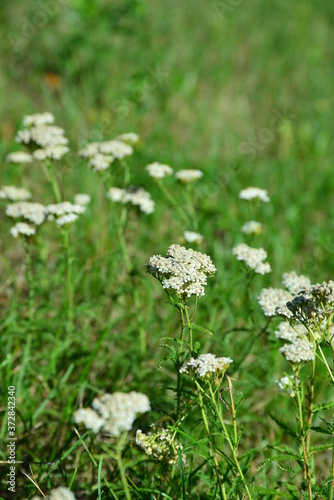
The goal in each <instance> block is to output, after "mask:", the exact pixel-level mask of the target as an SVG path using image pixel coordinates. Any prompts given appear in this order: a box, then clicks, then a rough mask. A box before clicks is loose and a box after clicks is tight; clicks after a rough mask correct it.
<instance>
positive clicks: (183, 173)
mask: <svg viewBox="0 0 334 500" xmlns="http://www.w3.org/2000/svg"><path fill="white" fill-rule="evenodd" d="M175 177H176V178H177V179H178V180H179V181H180V182H184V183H188V182H193V181H198V180H199V179H201V178H202V177H203V172H202V171H201V170H194V169H191V168H190V169H187V170H179V171H178V172H176V174H175Z"/></svg>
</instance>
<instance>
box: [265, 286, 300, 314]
mask: <svg viewBox="0 0 334 500" xmlns="http://www.w3.org/2000/svg"><path fill="white" fill-rule="evenodd" d="M291 299H292V295H291V293H289V292H287V291H286V290H282V289H281V288H263V289H262V290H261V293H260V295H259V296H258V302H259V304H260V306H261V309H262V311H263V313H264V315H265V316H275V314H276V309H277V307H281V306H284V305H285V304H286V303H287V302H288V300H291Z"/></svg>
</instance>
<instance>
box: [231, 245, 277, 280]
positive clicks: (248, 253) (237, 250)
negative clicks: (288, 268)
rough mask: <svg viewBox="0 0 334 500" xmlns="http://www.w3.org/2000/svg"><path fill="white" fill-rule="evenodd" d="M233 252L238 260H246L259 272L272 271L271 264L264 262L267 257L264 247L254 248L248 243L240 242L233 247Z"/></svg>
mask: <svg viewBox="0 0 334 500" xmlns="http://www.w3.org/2000/svg"><path fill="white" fill-rule="evenodd" d="M232 253H233V255H235V257H236V258H237V260H240V261H243V262H245V264H246V265H247V266H248V267H250V268H251V269H253V271H254V272H255V273H257V274H266V273H270V271H271V268H270V264H269V263H268V262H263V261H264V260H265V259H266V258H267V252H266V251H265V250H264V249H263V248H252V247H249V246H248V245H246V243H240V245H238V246H236V247H234V248H233V250H232Z"/></svg>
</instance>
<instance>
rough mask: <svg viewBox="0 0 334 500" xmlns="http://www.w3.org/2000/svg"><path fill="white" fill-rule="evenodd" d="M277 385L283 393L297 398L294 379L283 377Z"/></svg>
mask: <svg viewBox="0 0 334 500" xmlns="http://www.w3.org/2000/svg"><path fill="white" fill-rule="evenodd" d="M298 382H299V380H298ZM277 385H278V388H279V389H280V390H281V391H284V392H286V393H287V394H288V395H289V396H290V397H291V398H293V397H295V395H296V393H295V390H294V381H293V378H292V377H289V376H286V377H282V378H281V379H280V380H277Z"/></svg>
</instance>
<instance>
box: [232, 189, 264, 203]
mask: <svg viewBox="0 0 334 500" xmlns="http://www.w3.org/2000/svg"><path fill="white" fill-rule="evenodd" d="M239 198H241V199H242V200H246V201H251V200H260V201H264V202H268V201H270V198H269V196H268V192H267V191H266V190H265V189H261V188H257V187H248V188H246V189H242V190H241V191H240V193H239Z"/></svg>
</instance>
